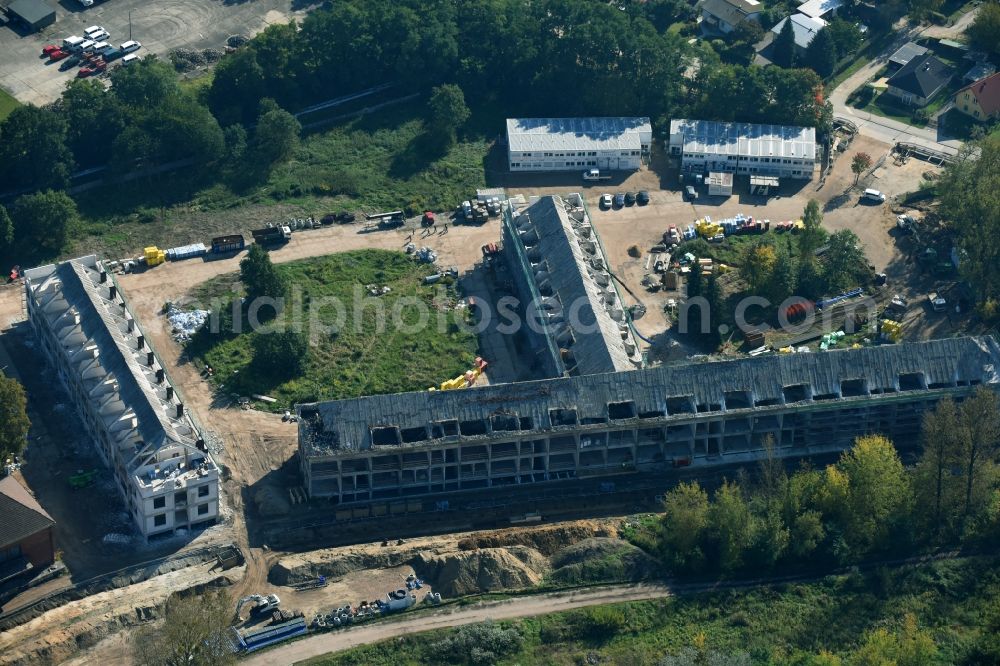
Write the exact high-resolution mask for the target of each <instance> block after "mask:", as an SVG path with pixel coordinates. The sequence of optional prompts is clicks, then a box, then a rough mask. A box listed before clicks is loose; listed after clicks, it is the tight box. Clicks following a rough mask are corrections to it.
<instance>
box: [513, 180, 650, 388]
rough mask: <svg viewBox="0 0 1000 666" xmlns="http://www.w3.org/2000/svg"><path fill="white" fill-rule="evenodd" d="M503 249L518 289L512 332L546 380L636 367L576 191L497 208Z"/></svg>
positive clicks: (621, 310) (630, 335) (621, 312)
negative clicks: (516, 324)
mask: <svg viewBox="0 0 1000 666" xmlns="http://www.w3.org/2000/svg"><path fill="white" fill-rule="evenodd" d="M503 248H504V252H503V254H504V257H505V258H506V260H507V264H508V268H509V269H510V274H511V276H512V277H513V283H514V286H515V288H516V291H517V295H518V301H519V307H518V309H517V313H518V316H519V317H520V318H521V322H522V325H521V326H519V327H518V330H517V334H518V335H520V336H522V338H523V339H524V340H526V342H527V344H526V345H525V346H526V347H527V348H528V349H529V350H530V352H529V353H530V354H531V356H532V363H533V365H534V366H535V367H536V368H537V370H538V373H539V374H540V375H543V376H547V377H562V376H564V375H568V376H576V375H592V374H599V373H605V372H619V371H622V370H634V369H636V368H638V367H640V366H641V365H642V355H641V354H640V353H639V351H638V347H637V345H636V342H635V338H634V332H633V331H632V328H631V326H630V324H629V321H628V315H627V313H626V312H625V306H624V305H623V304H622V299H621V296H620V295H619V293H618V290H617V286H616V285H615V282H614V278H613V277H612V275H611V273H610V271H609V270H608V262H607V258H606V256H605V253H604V248H603V247H602V246H601V241H600V238H599V237H598V236H597V232H596V230H595V229H594V227H593V225H592V224H591V222H590V218H589V217H588V215H587V210H586V208H585V207H584V205H583V200H582V199H581V198H580V196H579V195H578V194H573V195H570V196H569V197H567V198H565V199H563V198H562V197H558V196H545V197H541V198H538V199H534V200H532V201H531V203H530V204H529V205H527V206H525V207H523V208H520V209H519V208H518V207H517V206H516V204H514V203H513V202H510V203H509V205H507V206H505V207H504V213H503Z"/></svg>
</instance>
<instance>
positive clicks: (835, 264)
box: [823, 229, 868, 292]
mask: <svg viewBox="0 0 1000 666" xmlns="http://www.w3.org/2000/svg"><path fill="white" fill-rule="evenodd" d="M828 246H829V249H828V250H827V252H826V255H824V257H823V258H824V259H825V260H826V270H825V271H824V277H825V279H826V288H827V290H828V291H830V292H838V291H843V290H844V289H847V288H850V287H855V286H857V284H858V282H859V281H861V279H862V275H863V273H864V271H865V270H867V268H868V262H867V260H866V259H865V252H864V250H863V249H862V248H861V239H860V238H858V237H857V235H856V234H855V233H854V232H853V231H851V230H850V229H841V230H840V231H836V232H834V233H833V234H831V235H830V241H829V243H828Z"/></svg>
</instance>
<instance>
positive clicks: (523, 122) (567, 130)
mask: <svg viewBox="0 0 1000 666" xmlns="http://www.w3.org/2000/svg"><path fill="white" fill-rule="evenodd" d="M652 136H653V127H652V125H651V124H650V122H649V118H508V119H507V141H508V147H509V149H510V150H512V151H514V152H530V151H535V150H542V151H550V150H639V149H640V148H641V147H642V144H644V143H645V144H647V145H648V144H649V143H650V141H651V140H652Z"/></svg>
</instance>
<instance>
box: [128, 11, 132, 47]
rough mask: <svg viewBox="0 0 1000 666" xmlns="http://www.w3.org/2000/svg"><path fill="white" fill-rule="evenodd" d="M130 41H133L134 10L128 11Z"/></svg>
mask: <svg viewBox="0 0 1000 666" xmlns="http://www.w3.org/2000/svg"><path fill="white" fill-rule="evenodd" d="M128 41H130V42H131V41H132V10H131V9H130V10H128Z"/></svg>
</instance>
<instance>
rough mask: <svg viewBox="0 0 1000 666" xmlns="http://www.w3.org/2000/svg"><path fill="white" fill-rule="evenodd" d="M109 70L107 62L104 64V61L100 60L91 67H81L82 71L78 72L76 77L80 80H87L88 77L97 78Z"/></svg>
mask: <svg viewBox="0 0 1000 666" xmlns="http://www.w3.org/2000/svg"><path fill="white" fill-rule="evenodd" d="M107 68H108V64H107V63H106V62H104V61H103V60H100V61H98V62H95V63H91V64H89V65H86V66H84V67H81V68H80V71H78V72H77V73H76V77H77V78H78V79H83V78H86V77H88V76H96V75H97V74H100V73H101V72H103V71H104V70H106V69H107Z"/></svg>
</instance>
